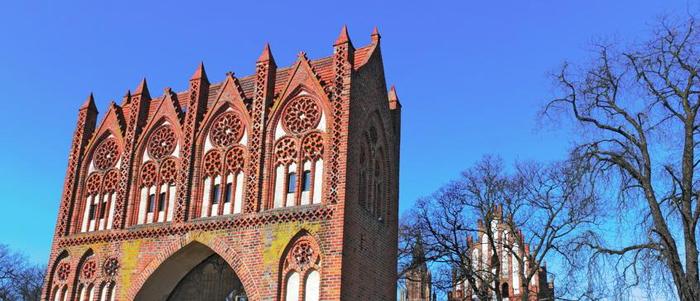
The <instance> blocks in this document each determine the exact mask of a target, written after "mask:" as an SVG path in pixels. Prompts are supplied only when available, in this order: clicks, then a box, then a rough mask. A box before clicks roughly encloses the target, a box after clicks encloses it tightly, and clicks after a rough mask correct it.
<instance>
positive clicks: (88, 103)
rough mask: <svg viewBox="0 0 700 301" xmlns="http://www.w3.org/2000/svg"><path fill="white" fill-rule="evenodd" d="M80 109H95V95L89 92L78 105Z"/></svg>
mask: <svg viewBox="0 0 700 301" xmlns="http://www.w3.org/2000/svg"><path fill="white" fill-rule="evenodd" d="M80 109H81V110H84V109H88V110H90V111H97V106H96V105H95V97H94V96H93V95H92V92H90V95H88V97H87V99H86V100H85V102H84V103H83V105H82V106H80Z"/></svg>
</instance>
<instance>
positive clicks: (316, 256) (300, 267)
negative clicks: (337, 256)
mask: <svg viewBox="0 0 700 301" xmlns="http://www.w3.org/2000/svg"><path fill="white" fill-rule="evenodd" d="M283 254H284V255H283V256H282V258H281V262H280V278H279V279H280V280H279V281H280V282H279V288H280V291H279V293H280V297H279V298H280V300H281V301H302V300H304V301H318V300H320V296H321V268H322V254H321V249H320V247H319V246H318V244H317V243H316V240H315V239H314V237H313V236H311V235H309V234H308V233H307V232H306V231H301V232H300V233H298V234H297V235H296V236H295V238H294V239H292V240H291V241H290V242H289V245H288V246H287V249H286V250H285V252H284V253H283Z"/></svg>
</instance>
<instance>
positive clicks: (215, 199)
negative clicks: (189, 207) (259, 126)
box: [194, 108, 248, 217]
mask: <svg viewBox="0 0 700 301" xmlns="http://www.w3.org/2000/svg"><path fill="white" fill-rule="evenodd" d="M204 139H205V141H204V149H203V152H204V155H203V157H202V158H203V159H202V163H201V166H202V169H203V172H202V177H201V180H200V182H199V183H200V185H201V187H202V189H201V193H202V198H201V200H202V201H201V203H196V204H195V206H196V207H195V210H194V212H195V213H194V214H195V216H196V217H210V216H219V215H227V214H238V213H241V212H242V211H243V197H244V194H243V193H244V192H245V186H244V185H245V182H244V181H245V167H246V158H247V154H248V151H247V147H246V145H247V140H248V138H247V133H246V127H245V123H244V121H243V119H242V117H241V116H240V115H239V113H238V112H237V111H235V110H233V109H232V108H228V109H227V110H226V111H224V112H223V113H221V114H220V115H219V116H217V117H216V118H214V119H213V121H212V122H211V124H210V125H209V131H208V133H207V135H206V136H205V137H204Z"/></svg>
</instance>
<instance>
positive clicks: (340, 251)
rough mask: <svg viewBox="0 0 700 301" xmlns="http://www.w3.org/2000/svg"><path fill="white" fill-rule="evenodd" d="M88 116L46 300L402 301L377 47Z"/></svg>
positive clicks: (71, 165) (91, 109)
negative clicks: (398, 298) (398, 291)
mask: <svg viewBox="0 0 700 301" xmlns="http://www.w3.org/2000/svg"><path fill="white" fill-rule="evenodd" d="M255 66H256V68H255V74H254V75H250V76H246V77H240V78H238V77H236V76H234V74H233V73H228V74H226V76H225V78H224V80H223V81H221V82H218V83H210V82H209V80H208V77H207V74H206V73H205V71H204V66H203V65H200V66H199V67H198V68H197V69H196V71H195V72H194V75H193V76H192V77H191V78H190V80H189V87H188V89H187V90H186V91H180V92H176V91H172V90H171V89H169V88H166V89H165V91H164V92H163V95H161V96H159V97H151V94H150V93H149V91H148V87H147V85H146V81H145V80H144V81H142V82H141V83H140V84H139V86H138V88H137V89H136V90H134V91H133V92H127V93H126V95H125V96H124V97H123V99H122V100H121V102H120V104H117V103H114V102H112V103H111V104H110V105H109V107H108V109H107V110H106V113H104V114H103V116H102V117H101V121H100V122H97V119H98V116H97V109H96V106H95V103H94V100H93V98H92V96H90V97H89V98H88V99H87V101H86V102H85V104H84V105H83V106H82V107H81V108H80V109H79V111H78V121H77V126H76V130H75V133H74V135H73V138H72V144H71V150H70V155H69V159H68V168H67V172H66V179H65V185H64V191H63V195H62V199H61V203H60V207H59V212H58V220H57V223H56V231H55V236H54V240H53V245H52V249H51V254H50V259H49V264H48V273H47V276H46V279H45V287H44V291H43V299H44V300H52V301H53V300H61V301H63V300H91V301H92V300H95V301H103V300H284V301H292V300H340V299H342V300H395V299H396V248H397V221H398V217H397V213H398V163H399V140H400V139H399V138H400V124H401V105H400V103H399V101H398V98H397V96H396V92H395V91H394V89H393V88H392V89H390V90H389V91H387V87H386V83H385V79H384V68H383V64H382V55H381V51H380V36H379V33H378V32H377V31H376V30H375V31H374V32H373V33H372V35H371V43H370V44H369V45H367V46H364V47H360V48H355V47H353V45H352V43H351V41H350V39H349V37H348V34H347V30H346V29H345V28H343V30H342V31H341V34H340V36H339V37H338V39H337V40H336V42H335V43H334V44H333V54H332V55H331V56H329V57H325V58H321V59H317V60H309V59H308V58H307V57H306V55H305V54H304V53H300V54H299V56H298V58H297V60H296V62H295V63H294V64H292V65H291V66H288V67H285V68H278V67H277V66H276V64H275V60H274V58H273V56H272V53H271V51H270V48H269V46H265V48H264V50H263V53H262V55H260V57H259V58H258V60H257V62H256V65H255Z"/></svg>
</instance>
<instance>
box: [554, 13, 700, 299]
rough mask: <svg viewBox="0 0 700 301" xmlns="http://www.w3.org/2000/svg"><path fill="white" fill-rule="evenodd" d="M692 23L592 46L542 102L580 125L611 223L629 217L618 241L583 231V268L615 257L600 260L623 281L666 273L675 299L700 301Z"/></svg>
mask: <svg viewBox="0 0 700 301" xmlns="http://www.w3.org/2000/svg"><path fill="white" fill-rule="evenodd" d="M699 29H700V28H698V26H697V25H696V23H695V21H694V19H692V18H691V19H690V20H688V21H686V22H682V23H674V22H670V21H668V20H662V21H661V22H660V23H659V25H658V27H657V29H656V30H655V31H654V32H653V34H652V36H651V37H650V38H649V39H648V40H647V41H646V42H643V43H639V44H635V45H633V46H630V47H627V48H626V49H624V50H622V51H620V50H618V47H615V45H611V44H603V45H596V51H595V57H594V59H593V61H592V63H591V64H586V65H584V66H582V67H580V68H578V69H576V70H575V68H572V67H571V66H570V65H569V64H564V66H563V67H562V69H561V71H560V72H559V73H558V74H556V75H555V79H556V82H557V85H558V87H560V88H561V92H562V93H561V96H560V97H558V98H556V99H554V100H552V101H551V102H549V104H548V105H547V107H546V108H545V113H546V114H548V115H550V113H554V112H558V113H561V112H565V113H566V114H567V116H571V117H573V118H572V120H573V121H574V125H575V127H576V128H578V129H580V130H581V132H580V133H578V135H577V139H578V142H577V147H576V152H577V153H578V154H579V155H580V156H581V157H583V158H585V159H586V160H588V162H590V164H591V165H592V166H593V170H594V171H595V172H596V177H597V179H598V180H600V181H601V182H603V183H605V184H606V185H605V186H606V187H607V188H608V190H607V191H606V193H607V196H608V197H609V199H610V201H609V202H608V203H607V204H608V207H607V209H608V210H610V211H614V210H617V211H615V213H616V214H613V215H611V216H610V223H612V224H613V225H614V227H613V230H615V229H620V228H623V227H626V226H627V225H628V224H634V227H630V228H632V229H631V232H628V234H630V235H629V236H627V237H617V238H615V237H611V234H610V233H609V232H607V231H609V230H610V229H602V228H601V229H595V228H591V230H590V232H589V233H588V234H587V235H586V236H585V237H583V238H582V239H581V240H580V241H578V244H577V247H578V251H581V250H589V251H590V253H589V255H590V256H589V259H591V262H590V264H591V266H601V265H602V266H605V267H609V266H606V265H605V264H604V263H605V261H606V260H607V259H609V258H611V257H613V258H616V259H615V260H613V261H612V262H608V263H611V264H612V266H613V267H615V268H616V269H615V270H616V271H618V272H620V273H619V274H618V275H619V276H618V277H617V278H616V281H617V282H618V283H620V284H622V285H623V286H624V287H627V288H629V287H631V286H639V285H640V281H643V280H647V281H649V282H647V283H650V282H653V281H658V280H661V281H663V280H664V278H665V277H668V276H670V277H669V278H670V280H671V281H672V283H673V286H674V288H675V289H674V291H675V293H676V294H677V296H678V297H679V298H680V299H681V300H700V280H699V272H698V243H697V231H698V227H697V225H698V219H699V218H700V202H698V196H699V194H700V186H699V184H700V183H699V182H698V177H697V175H696V171H697V168H698V163H700V161H698V158H697V157H696V155H695V152H696V151H697V149H698V141H697V138H698V134H699V133H700V132H699V131H700V124H699V123H698V118H697V115H698V109H700V85H699V83H700V74H699V72H700V56H698V46H699V42H700V39H698V38H699V37H700V36H698V30H699ZM599 186H600V185H599ZM635 229H636V231H635ZM603 231H605V232H603ZM655 289H659V287H655Z"/></svg>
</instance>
